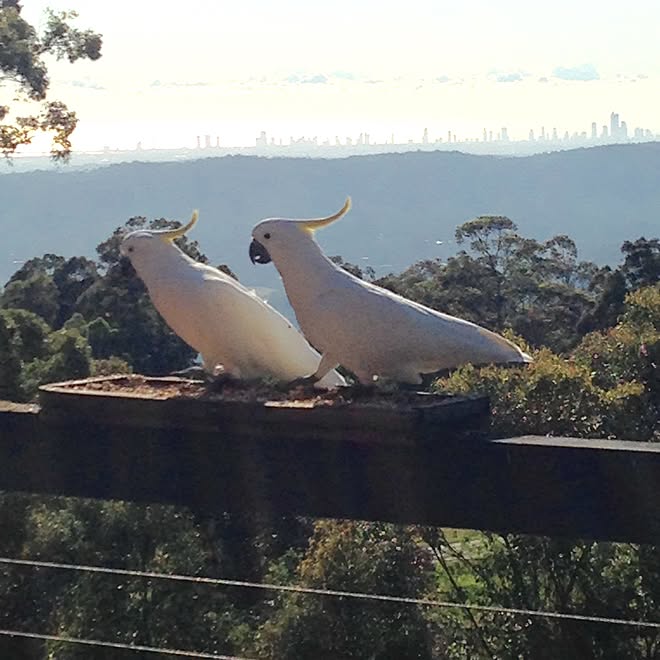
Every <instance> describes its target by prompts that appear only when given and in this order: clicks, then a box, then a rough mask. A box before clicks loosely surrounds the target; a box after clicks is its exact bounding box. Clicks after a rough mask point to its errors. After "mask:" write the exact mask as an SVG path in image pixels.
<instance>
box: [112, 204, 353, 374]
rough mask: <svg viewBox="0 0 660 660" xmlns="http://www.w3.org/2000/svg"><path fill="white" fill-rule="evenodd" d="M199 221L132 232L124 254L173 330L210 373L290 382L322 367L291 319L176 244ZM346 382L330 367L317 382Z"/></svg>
mask: <svg viewBox="0 0 660 660" xmlns="http://www.w3.org/2000/svg"><path fill="white" fill-rule="evenodd" d="M196 220H197V213H196V212H195V213H194V214H193V218H192V220H191V221H190V222H189V223H188V224H187V225H186V226H185V227H181V228H179V229H174V230H151V231H149V230H139V231H134V232H131V233H130V234H128V235H127V236H126V237H125V238H124V239H123V241H122V243H121V247H120V251H121V253H122V255H124V256H126V257H128V258H129V259H130V260H131V263H132V264H133V266H134V268H135V270H136V271H137V273H138V275H139V276H140V277H141V278H142V280H143V281H144V283H145V285H146V287H147V290H148V291H149V296H150V298H151V300H152V302H153V304H154V306H155V307H156V309H157V310H158V311H159V312H160V314H161V315H162V317H163V318H164V319H165V321H166V322H167V324H168V325H169V326H170V328H172V330H174V332H175V333H176V334H177V335H179V337H181V339H183V340H184V341H185V342H186V343H187V344H189V345H190V346H192V347H193V348H194V349H195V350H197V351H198V352H199V353H200V354H201V357H202V362H203V365H204V368H205V370H206V371H208V372H210V373H217V371H218V370H219V369H220V370H221V371H222V372H223V373H226V374H229V375H231V376H234V377H236V378H241V379H251V378H261V377H272V378H275V379H277V380H280V381H290V380H293V379H295V378H298V377H301V376H305V375H307V374H309V373H310V372H313V371H315V370H316V369H317V367H318V364H319V359H320V357H319V354H318V353H317V352H316V351H315V350H314V349H313V348H312V347H311V346H310V345H309V344H308V343H307V341H306V340H305V338H304V337H303V336H302V335H301V334H300V333H299V332H298V331H297V330H296V329H295V328H294V327H293V326H292V325H291V323H290V322H289V321H288V320H287V319H286V318H285V317H284V316H282V315H281V314H280V313H279V312H278V311H276V310H275V309H273V308H272V307H271V306H270V305H268V303H266V302H265V301H263V300H261V299H260V298H259V297H258V296H257V295H256V294H255V293H254V292H253V291H251V290H250V289H247V288H246V287H244V286H243V285H242V284H240V283H239V282H237V281H236V280H234V279H233V278H232V277H230V276H229V275H226V274H225V273H223V272H222V271H220V270H218V269H216V268H212V267H211V266H207V265H205V264H202V263H199V262H197V261H194V260H193V259H191V258H190V257H189V256H188V255H186V254H185V253H184V252H183V251H181V250H180V249H179V248H178V247H177V246H176V245H175V244H174V242H173V241H174V239H175V238H178V237H180V236H183V234H185V232H186V231H188V229H190V228H191V227H192V226H193V225H194V224H195V222H196ZM342 384H345V383H344V380H343V378H342V377H341V376H340V375H339V374H338V373H336V372H335V371H330V372H328V374H327V377H326V378H324V379H323V381H321V382H319V385H320V386H323V387H333V386H336V385H342Z"/></svg>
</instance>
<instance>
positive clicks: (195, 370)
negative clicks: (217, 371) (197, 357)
mask: <svg viewBox="0 0 660 660" xmlns="http://www.w3.org/2000/svg"><path fill="white" fill-rule="evenodd" d="M170 376H178V377H179V378H190V379H191V380H204V381H205V380H207V379H208V377H209V374H208V372H207V371H206V370H205V369H204V367H202V366H201V365H199V364H196V365H193V366H192V367H188V368H187V369H181V370H180V371H172V372H171V373H170Z"/></svg>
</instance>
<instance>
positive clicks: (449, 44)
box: [23, 0, 660, 150]
mask: <svg viewBox="0 0 660 660" xmlns="http://www.w3.org/2000/svg"><path fill="white" fill-rule="evenodd" d="M46 7H51V8H53V9H55V10H65V9H67V10H68V9H73V10H76V11H78V13H79V14H80V17H79V19H78V20H77V21H76V25H78V26H79V27H82V28H91V29H93V30H95V31H98V32H100V33H102V34H103V51H102V52H103V56H102V58H101V59H100V60H98V61H97V62H78V63H76V64H73V65H70V64H68V63H64V62H60V63H55V62H51V61H49V71H50V74H51V80H52V85H51V97H52V98H53V99H59V100H62V101H64V102H65V103H67V104H68V105H69V107H70V108H71V109H73V110H75V111H76V112H77V114H78V117H79V119H80V124H79V127H78V129H77V131H76V133H75V134H74V149H79V150H89V149H100V148H101V147H103V146H109V147H111V148H133V147H134V146H135V144H136V143H137V141H141V142H142V143H143V146H144V147H145V148H150V147H160V148H165V147H169V148H176V147H183V146H189V147H192V146H194V143H195V137H196V136H197V135H205V134H210V135H212V136H213V139H214V140H215V136H218V137H219V139H220V143H221V144H222V145H223V146H248V145H254V139H255V137H256V136H257V135H258V133H259V132H260V131H261V130H264V131H266V132H267V134H268V136H269V137H271V136H272V137H274V138H277V139H280V138H281V139H282V140H283V141H284V142H285V143H286V142H288V140H289V137H291V136H292V137H296V138H298V137H302V136H306V137H308V138H311V137H314V136H317V137H318V138H319V139H326V138H329V139H331V140H333V141H334V138H335V136H338V137H339V138H340V139H341V140H342V141H343V140H344V139H345V137H346V136H348V135H350V136H352V137H356V136H357V134H358V133H360V132H367V133H369V134H370V135H371V136H372V138H373V140H375V141H380V142H382V141H386V140H387V141H389V140H390V139H391V137H392V136H394V137H395V140H396V141H401V142H403V141H407V140H408V139H411V138H415V139H419V138H420V136H421V132H422V130H423V129H424V128H428V130H429V136H430V138H431V139H435V138H437V137H442V138H446V135H447V131H452V133H455V134H457V135H458V136H459V138H460V139H465V138H473V139H477V138H480V137H481V135H482V132H483V129H486V130H488V131H493V133H495V134H496V133H497V132H498V131H499V130H500V129H501V127H506V128H507V129H508V132H509V135H510V136H511V137H512V138H514V139H524V138H526V137H527V134H528V132H529V130H530V129H534V130H535V132H536V133H537V134H538V133H539V132H540V130H541V127H545V130H546V132H548V133H549V132H550V131H552V129H553V128H556V129H557V130H558V132H559V133H560V134H563V133H564V131H569V132H571V133H572V132H574V131H578V132H579V131H590V128H591V122H592V121H595V122H597V124H598V130H599V131H600V129H601V126H602V125H603V124H608V123H609V115H610V112H612V111H616V112H618V113H619V115H620V116H621V119H623V120H625V121H626V122H627V124H628V128H629V130H630V131H631V132H632V130H634V128H635V127H643V128H648V129H651V130H652V131H653V132H654V133H660V113H658V106H659V101H660V86H659V83H660V39H658V38H657V26H658V25H659V24H660V3H657V2H651V1H650V0H643V1H637V2H632V3H628V4H620V3H602V2H598V3H597V2H593V1H591V0H588V1H586V2H581V3H575V2H568V1H566V0H557V1H555V2H553V3H549V2H548V3H528V2H522V1H519V0H502V1H501V2H500V3H491V2H487V1H485V0H467V1H464V2H461V3H457V2H454V3H449V2H432V1H430V0H409V1H408V2H406V3H392V2H373V1H371V0H367V1H361V2H348V1H347V0H337V1H336V2H333V3H314V2H311V3H310V2H307V3H304V2H300V1H299V0H283V1H282V2H279V3H272V2H268V1H267V0H251V1H245V2H240V3H239V2H232V3H228V2H214V1H211V0H190V1H189V2H187V3H185V4H181V3H163V2H155V0H139V1H138V2H130V3H129V2H127V0H115V1H114V2H105V1H95V2H93V3H91V2H83V1H82V0H48V1H45V0H24V2H23V15H24V16H25V17H26V18H27V19H28V20H30V21H31V22H33V23H35V24H37V25H38V24H43V12H44V10H45V9H46ZM38 144H39V143H37V145H38Z"/></svg>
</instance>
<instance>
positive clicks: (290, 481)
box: [0, 400, 660, 544]
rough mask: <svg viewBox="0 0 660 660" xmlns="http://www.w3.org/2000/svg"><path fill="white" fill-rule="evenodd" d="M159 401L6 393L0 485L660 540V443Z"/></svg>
mask: <svg viewBox="0 0 660 660" xmlns="http://www.w3.org/2000/svg"><path fill="white" fill-rule="evenodd" d="M137 404H139V405H145V404H144V402H138V403H137ZM137 404H136V405H137ZM99 405H102V404H101V401H100V400H99ZM154 410H155V409H154ZM154 410H151V411H149V412H148V414H147V415H146V417H145V419H146V418H151V422H149V423H146V422H145V423H144V424H143V425H142V426H135V425H133V426H131V422H130V420H128V421H127V420H125V419H124V420H122V419H115V420H111V419H107V418H103V414H102V411H98V410H97V411H96V412H95V413H94V414H95V415H97V416H98V418H96V419H95V418H94V416H92V417H89V416H88V417H85V418H82V419H78V418H76V417H75V415H67V414H58V415H48V414H45V411H40V409H39V408H38V407H36V406H21V405H16V404H6V403H5V404H0V490H4V491H23V492H31V493H43V494H56V495H67V496H80V497H92V498H101V499H120V500H130V501H135V502H160V503H170V504H177V505H185V506H188V507H190V508H191V509H193V510H195V511H197V512H202V513H203V512H219V511H240V512H258V513H260V514H265V515H272V516H277V515H281V514H299V515H304V516H313V517H333V518H351V519H356V520H382V521H391V522H397V523H411V524H412V523H414V524H420V525H436V526H445V527H459V528H469V529H480V530H489V531H495V532H519V533H530V534H541V535H548V536H564V537H574V538H586V539H595V540H610V541H627V542H638V543H656V544H659V543H660V445H655V444H645V443H636V442H619V441H606V440H581V439H572V438H546V437H533V436H526V437H520V438H510V439H502V440H489V439H486V438H484V437H482V436H478V435H474V434H470V433H460V432H458V431H456V429H453V428H452V425H451V423H449V422H448V423H446V424H438V425H437V426H436V427H435V428H433V427H427V428H426V429H425V431H424V437H423V438H421V439H419V438H418V440H416V441H410V438H408V439H407V440H406V439H405V438H401V439H399V440H398V441H393V442H379V439H378V437H376V435H374V434H373V433H370V432H369V430H368V429H365V430H364V434H363V436H361V435H360V431H359V425H358V426H356V425H353V426H352V427H351V430H350V433H348V432H347V434H346V435H345V436H343V437H342V436H341V434H340V436H337V435H336V434H335V435H334V436H332V435H324V434H315V433H314V428H313V427H312V426H309V427H305V425H304V424H303V425H302V427H301V428H302V429H303V430H302V432H301V431H300V429H298V430H297V431H296V429H294V428H292V427H291V420H290V419H288V420H287V419H286V417H283V418H280V422H281V423H280V422H275V423H271V426H270V428H269V431H268V433H263V432H262V430H260V426H259V424H258V423H252V424H249V425H245V424H244V423H242V426H236V424H234V425H233V426H232V423H231V421H228V420H230V417H231V416H229V417H228V418H227V419H225V421H224V422H222V421H218V422H217V423H216V424H215V426H213V425H212V426H213V428H211V427H210V426H209V425H208V424H201V423H192V424H191V425H190V427H188V426H187V425H186V420H185V419H181V418H178V417H176V415H174V414H172V415H169V416H167V417H166V418H164V417H163V416H162V415H160V416H159V415H157V414H156V413H155V412H154ZM217 412H218V411H216V413H217ZM218 414H220V413H218ZM219 419H221V420H222V419H224V418H222V416H221V415H220V417H219ZM252 421H253V422H254V420H252ZM354 421H355V420H353V422H354ZM193 422H194V420H193ZM271 422H272V420H271Z"/></svg>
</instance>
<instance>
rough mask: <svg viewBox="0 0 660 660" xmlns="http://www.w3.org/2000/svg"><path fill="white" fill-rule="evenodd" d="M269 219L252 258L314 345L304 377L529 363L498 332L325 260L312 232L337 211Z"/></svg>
mask: <svg viewBox="0 0 660 660" xmlns="http://www.w3.org/2000/svg"><path fill="white" fill-rule="evenodd" d="M350 206H351V202H350V198H349V199H347V200H346V203H345V204H344V206H343V207H342V209H341V210H340V211H338V212H337V213H335V214H334V215H331V216H329V217H327V218H319V219H316V220H289V219H280V218H270V219H267V220H262V221H261V222H260V223H258V224H257V225H256V226H255V227H254V229H253V230H252V238H253V240H252V243H251V245H250V258H251V260H252V263H260V264H265V263H269V262H270V261H271V260H272V262H273V263H274V264H275V267H276V268H277V270H278V271H279V273H280V275H281V277H282V280H283V282H284V287H285V289H286V293H287V296H288V297H289V302H290V303H291V306H292V307H293V309H294V311H295V313H296V318H297V319H298V322H299V324H300V328H301V330H302V331H303V334H304V335H305V337H306V338H307V339H308V340H309V342H310V343H311V344H312V345H313V346H314V347H315V348H316V349H317V350H318V351H320V352H321V356H322V357H321V362H320V364H319V367H318V369H317V370H316V371H315V372H313V373H312V374H310V376H309V380H311V381H315V380H316V379H319V378H323V376H324V375H325V374H326V373H328V372H329V371H330V370H331V369H334V368H335V367H337V365H340V364H341V365H342V366H344V367H346V368H347V369H350V370H351V371H352V372H353V373H354V374H355V375H356V377H357V378H358V379H359V381H360V382H361V383H363V384H372V383H373V382H374V381H375V380H381V379H383V380H389V381H395V382H399V383H408V384H419V383H421V382H422V374H426V373H433V372H435V371H439V370H441V369H447V368H454V367H458V366H460V365H463V364H466V363H473V364H487V363H500V362H530V361H531V358H530V357H529V356H528V355H526V354H525V353H523V352H522V351H521V350H520V349H519V348H518V347H517V346H515V345H514V344H512V343H511V342H510V341H508V340H507V339H505V338H504V337H501V336H500V335H497V334H495V333H494V332H491V331H490V330H486V329H485V328H482V327H480V326H478V325H476V324H474V323H470V322H469V321H464V320H463V319H459V318H456V317H454V316H449V315H448V314H443V313H442V312H438V311H435V310H433V309H430V308H428V307H425V306H424V305H420V304H418V303H416V302H412V301H411V300H407V299H406V298H403V297H402V296H399V295H397V294H395V293H392V292H391V291H388V290H386V289H382V288H380V287H378V286H376V285H374V284H370V283H369V282H364V281H362V280H360V279H359V278H357V277H354V276H353V275H351V274H350V273H348V272H346V271H345V270H343V269H342V268H339V267H338V266H336V265H335V264H334V263H332V262H331V261H330V259H328V258H327V257H326V256H325V255H324V254H323V252H322V251H321V248H320V247H319V245H318V243H317V242H316V240H315V239H314V232H315V231H316V230H317V229H321V228H322V227H327V226H328V225H329V224H330V223H332V222H334V221H335V220H338V219H339V218H341V217H342V216H343V215H344V214H345V213H346V212H347V211H348V210H349V208H350Z"/></svg>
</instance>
